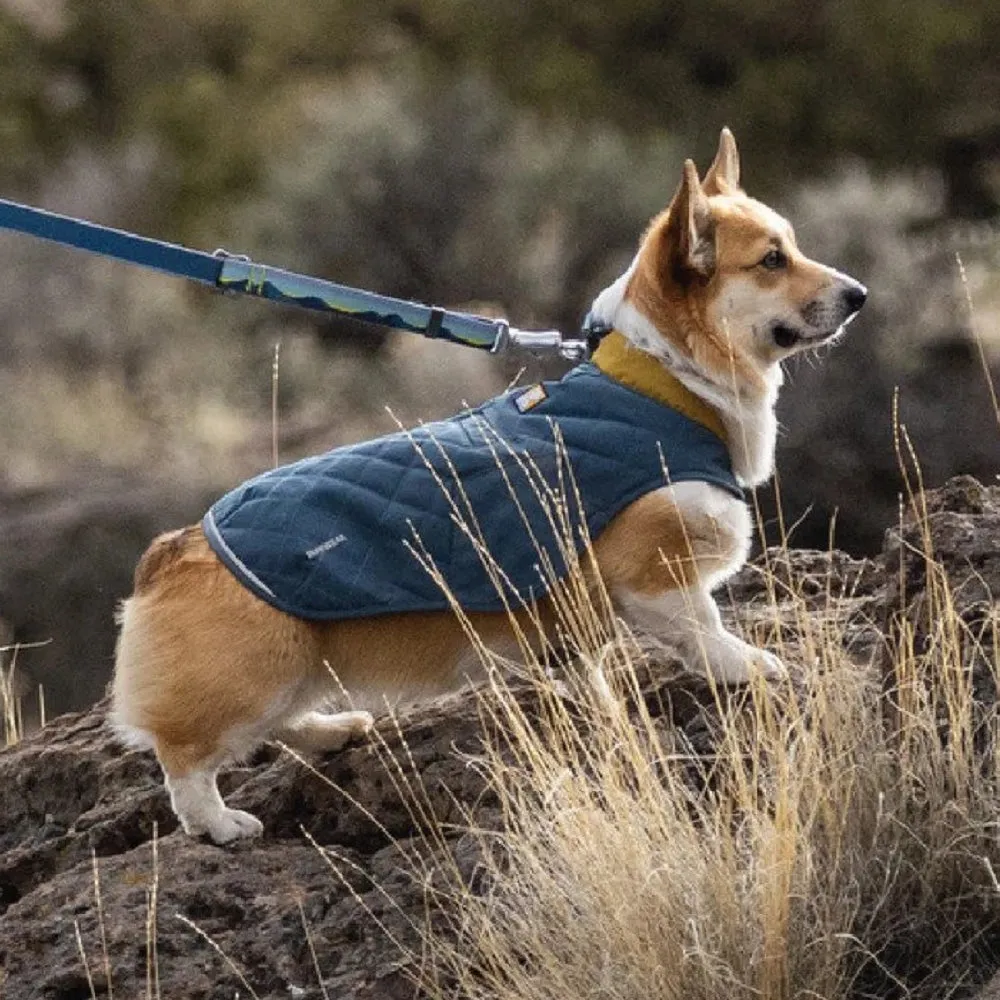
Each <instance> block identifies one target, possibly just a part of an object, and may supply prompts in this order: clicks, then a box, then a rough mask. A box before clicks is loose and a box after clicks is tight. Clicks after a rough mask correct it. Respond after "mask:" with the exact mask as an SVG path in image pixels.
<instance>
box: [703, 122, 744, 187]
mask: <svg viewBox="0 0 1000 1000" xmlns="http://www.w3.org/2000/svg"><path fill="white" fill-rule="evenodd" d="M702 186H703V187H704V189H705V194H707V195H708V196H709V197H711V196H712V195H713V194H732V193H733V192H734V191H739V189H740V151H739V150H738V149H737V148H736V140H735V139H734V138H733V133H732V132H730V131H729V129H728V128H724V129H723V130H722V133H721V134H720V135H719V151H718V152H717V153H716V154H715V160H714V161H713V162H712V165H711V166H710V167H709V168H708V173H707V174H705V183H704V184H703V185H702Z"/></svg>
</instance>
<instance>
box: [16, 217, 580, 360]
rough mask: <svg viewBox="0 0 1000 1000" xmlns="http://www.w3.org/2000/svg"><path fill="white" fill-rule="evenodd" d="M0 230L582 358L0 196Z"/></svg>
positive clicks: (542, 339)
mask: <svg viewBox="0 0 1000 1000" xmlns="http://www.w3.org/2000/svg"><path fill="white" fill-rule="evenodd" d="M0 229H10V230H14V231H15V232H19V233H26V234H28V235H29V236H35V237H38V238H39V239H43V240H51V241H52V242H54V243H61V244H63V245H65V246H70V247H76V248H77V249H79V250H87V251H89V252H90V253H96V254H100V255H101V256H102V257H113V258H115V259H117V260H123V261H127V262H128V263H130V264H137V265H139V266H140V267H148V268H152V269H153V270H155V271H162V272H164V273H166V274H171V275H175V276H177V277H181V278H188V279H190V280H192V281H198V282H201V283H202V284H204V285H210V286H211V287H213V288H219V289H221V290H222V291H226V292H239V293H241V294H243V295H253V296H256V297H257V298H263V299H269V300H270V301H272V302H282V303H285V304H287V305H293V306H299V307H301V308H303V309H312V310H314V311H316V312H325V313H334V314H336V315H340V316H350V317H351V318H352V319H355V320H359V321H361V322H363V323H372V324H375V325H378V326H387V327H390V328H391V329H393V330H406V331H408V332H409V333H419V334H422V335H423V336H425V337H430V338H432V339H439V340H448V341H451V342H452V343H455V344H465V345H466V346H467V347H478V348H480V349H482V350H488V351H492V352H493V353H500V352H502V351H506V350H509V349H510V348H524V349H527V350H531V351H555V352H556V353H558V354H560V355H561V356H562V357H564V358H566V359H568V360H571V361H578V360H580V359H582V358H585V357H586V356H587V344H586V341H584V340H564V339H563V336H562V334H561V333H560V332H559V331H558V330H518V329H517V328H515V327H512V326H510V325H509V324H508V323H507V322H506V321H505V320H493V319H487V318H486V317H484V316H474V315H471V314H469V313H460V312H452V311H451V310H448V309H439V308H438V307H437V306H425V305H422V304H420V303H419V302H407V301H406V300H404V299H395V298H392V297H391V296H388V295H376V294H374V293H373V292H365V291H362V290H360V289H358V288H350V287H349V286H347V285H338V284H336V283H335V282H332V281H324V280H323V279H322V278H313V277H310V276H309V275H305V274H297V273H295V272H294V271H284V270H282V269H281V268H277V267H270V266H268V265H265V264H255V263H254V262H253V261H252V260H250V258H249V257H243V256H237V255H235V254H230V253H228V252H227V251H225V250H216V251H215V253H205V252H204V251H201V250H189V249H188V248H187V247H182V246H178V245H177V244H175V243H164V242H162V241H160V240H152V239H149V238H148V237H146V236H137V235H135V234H134V233H127V232H125V231H124V230H121V229H112V228H111V227H109V226H100V225H97V224H96V223H93V222H85V221H83V220H82V219H74V218H71V217H70V216H67V215H57V214H56V213H55V212H46V211H44V210H43V209H40V208H33V207H31V206H30V205H20V204H18V203H17V202H13V201H6V200H5V199H3V198H0Z"/></svg>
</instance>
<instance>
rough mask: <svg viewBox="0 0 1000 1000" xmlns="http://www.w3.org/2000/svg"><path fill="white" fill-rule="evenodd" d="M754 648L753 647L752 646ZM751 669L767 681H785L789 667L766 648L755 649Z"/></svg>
mask: <svg viewBox="0 0 1000 1000" xmlns="http://www.w3.org/2000/svg"><path fill="white" fill-rule="evenodd" d="M751 648H752V647H751ZM753 652H754V655H753V657H752V659H751V671H752V672H756V673H758V674H760V676H761V677H763V678H764V680H766V681H772V682H773V681H783V680H784V679H785V678H786V677H787V676H788V667H786V666H785V664H784V663H783V662H782V661H781V660H780V659H779V658H778V657H777V656H775V655H774V653H769V652H768V651H767V650H766V649H754V651H753Z"/></svg>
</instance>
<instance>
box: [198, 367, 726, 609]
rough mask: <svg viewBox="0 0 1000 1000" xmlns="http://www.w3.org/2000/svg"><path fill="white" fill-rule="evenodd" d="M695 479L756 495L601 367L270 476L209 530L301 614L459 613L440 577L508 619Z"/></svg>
mask: <svg viewBox="0 0 1000 1000" xmlns="http://www.w3.org/2000/svg"><path fill="white" fill-rule="evenodd" d="M557 438H558V439H559V440H560V443H559V444H558V445H557ZM664 469H666V470H667V472H666V474H665V473H664ZM684 480H701V481H704V482H707V483H712V484H714V485H715V486H720V487H722V488H723V489H725V490H727V491H729V492H730V493H732V494H733V495H735V496H739V497H741V496H742V492H741V490H740V488H739V486H738V484H737V482H736V479H735V477H734V476H733V472H732V468H731V464H730V459H729V452H728V450H727V448H726V445H725V443H724V442H723V441H722V440H721V439H720V438H719V437H717V436H716V435H715V434H714V433H713V432H712V431H710V430H708V429H707V428H705V427H703V426H702V425H701V424H700V423H697V422H695V421H694V420H692V419H690V418H688V417H686V416H684V415H683V414H681V413H679V412H677V411H676V410H673V409H670V408H668V407H667V406H665V405H663V404H662V403H660V402H657V401H656V400H654V399H652V398H650V397H648V396H646V395H643V394H642V393H639V392H637V391H635V390H633V389H631V388H628V387H627V386H625V385H623V384H622V383H620V382H618V381H616V380H614V379H613V378H611V377H609V376H608V375H606V374H605V373H604V372H602V371H601V370H600V369H599V368H597V367H596V366H594V365H593V364H590V363H585V364H581V365H578V366H577V367H576V368H574V369H573V370H572V371H570V372H569V373H568V374H567V375H566V376H565V377H564V378H562V379H561V380H559V381H555V382H543V383H540V384H539V385H536V386H532V387H531V388H528V389H523V388H522V389H517V390H513V391H510V392H507V393H505V394H503V395H501V396H498V397H496V398H495V399H492V400H489V401H488V402H486V403H484V404H483V405H482V406H479V407H477V408H476V409H473V410H469V411H466V412H464V413H461V414H459V415H458V416H455V417H452V418H451V419H449V420H443V421H439V422H437V423H432V424H426V425H424V426H421V427H419V428H416V429H414V430H412V431H406V432H401V433H397V434H391V435H389V436H387V437H381V438H377V439H376V440H374V441H364V442H362V443H361V444H356V445H350V446H348V447H343V448H337V449H335V450H333V451H330V452H327V453H326V454H324V455H318V456H315V457H312V458H306V459H303V460H302V461H299V462H295V463H294V464H292V465H287V466H284V467H282V468H278V469H273V470H271V471H270V472H265V473H264V474H262V475H260V476H257V477H256V478H254V479H251V480H249V481H248V482H246V483H244V484H243V485H242V486H240V487H238V488H237V489H235V490H233V491H232V492H231V493H228V494H226V495H225V496H224V497H222V499H221V500H219V501H218V502H216V503H215V504H214V505H213V506H212V507H211V509H210V510H209V511H208V513H207V514H206V515H205V518H204V521H203V526H204V529H205V534H206V535H207V536H208V541H209V544H210V545H211V546H212V548H213V549H214V551H215V552H216V553H217V555H218V556H219V558H220V559H221V560H222V561H223V563H225V565H226V566H227V567H228V568H229V569H230V570H231V571H232V572H233V573H234V574H235V575H236V577H237V578H238V579H239V580H240V582H241V583H242V584H244V585H245V586H246V587H248V588H249V589H250V590H251V591H252V592H253V593H255V594H256V595H257V596H258V597H260V598H262V599H263V600H265V601H267V602H268V603H269V604H272V605H274V607H276V608H280V609H281V610H282V611H285V612H288V613H289V614H292V615H295V616H296V617H299V618H305V619H313V620H318V619H327V620H328V619H335V618H357V617H363V616H370V615H381V614H389V613H396V612H404V611H430V610H442V609H445V608H448V607H449V606H450V605H449V601H448V598H447V596H446V595H445V593H444V592H443V591H442V588H441V585H440V583H439V582H438V581H436V580H435V579H434V578H433V576H432V575H431V573H430V572H429V571H428V566H429V565H433V566H434V567H436V569H437V571H439V572H440V574H441V575H442V577H443V578H444V580H445V581H446V583H447V586H448V588H449V589H450V591H451V592H452V594H453V595H454V597H455V599H456V600H457V601H458V603H459V604H460V605H461V606H462V607H463V608H465V609H466V610H468V611H500V610H504V608H505V606H509V607H515V608H516V607H520V606H522V603H523V602H530V601H531V600H533V599H536V598H538V597H539V596H541V595H542V594H544V593H545V592H546V591H547V590H548V589H550V588H551V586H552V585H553V583H554V581H555V580H558V579H561V578H562V577H564V576H565V575H566V573H567V572H568V571H569V569H568V566H567V556H569V558H570V559H572V555H571V554H570V553H571V551H572V550H571V549H570V548H569V545H570V544H571V545H572V549H575V550H576V551H577V552H579V551H580V550H581V549H582V548H583V546H584V545H585V544H586V538H587V536H588V535H589V537H590V538H591V539H593V538H596V537H597V536H598V535H599V534H600V532H601V531H602V529H603V528H604V527H605V526H606V525H607V524H608V522H609V521H610V520H611V518H612V517H614V515H615V514H617V513H618V512H619V511H620V510H622V509H623V508H624V507H626V506H627V505H628V504H629V503H631V502H632V501H633V500H635V499H637V498H638V497H640V496H642V495H643V494H645V493H649V492H650V491H652V490H655V489H657V488H659V487H661V486H663V485H665V484H666V483H667V482H681V481H684ZM583 524H585V525H586V532H584V531H583V530H582V526H583ZM567 525H568V530H567V527H566V526H567ZM567 539H569V542H567ZM416 553H419V554H420V558H418V557H417V555H416ZM486 553H488V555H487V554H486ZM540 553H544V557H545V558H544V559H543V557H542V555H540ZM505 602H506V604H505Z"/></svg>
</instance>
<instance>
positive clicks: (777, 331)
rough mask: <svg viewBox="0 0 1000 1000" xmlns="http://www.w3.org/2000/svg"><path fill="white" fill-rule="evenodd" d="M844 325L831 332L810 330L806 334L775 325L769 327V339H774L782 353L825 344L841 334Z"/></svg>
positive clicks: (788, 327)
mask: <svg viewBox="0 0 1000 1000" xmlns="http://www.w3.org/2000/svg"><path fill="white" fill-rule="evenodd" d="M846 325H847V324H846V323H844V324H842V325H841V326H838V327H836V328H835V329H833V330H814V329H810V331H809V332H808V333H803V332H802V331H801V330H797V329H796V328H795V327H794V326H789V325H788V324H787V323H775V324H774V326H773V327H771V337H772V338H773V339H774V342H775V344H777V345H778V347H780V348H781V349H782V350H783V351H790V350H792V349H793V348H795V347H803V348H809V347H816V346H818V345H819V344H825V343H826V342H827V341H828V340H833V339H834V338H835V337H837V335H838V334H840V333H843V330H844V327H845V326H846Z"/></svg>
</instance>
